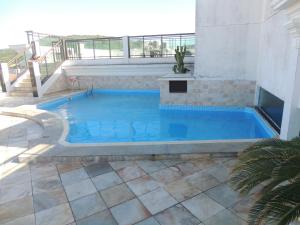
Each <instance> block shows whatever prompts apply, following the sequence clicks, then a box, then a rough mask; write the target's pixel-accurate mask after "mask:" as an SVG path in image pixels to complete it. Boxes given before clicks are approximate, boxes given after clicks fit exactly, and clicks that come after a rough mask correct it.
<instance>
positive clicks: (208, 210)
mask: <svg viewBox="0 0 300 225" xmlns="http://www.w3.org/2000/svg"><path fill="white" fill-rule="evenodd" d="M182 205H183V206H184V207H185V208H187V209H188V210H189V211H190V212H191V213H192V214H193V215H194V216H196V217H197V218H198V219H199V220H200V221H204V220H206V219H208V218H209V217H211V216H213V215H215V214H217V213H218V212H220V211H222V210H224V209H225V208H224V207H223V206H221V205H220V204H219V203H217V202H216V201H214V200H212V199H211V198H209V197H208V196H207V195H205V194H199V195H197V196H195V197H193V198H191V199H189V200H186V201H184V202H182Z"/></svg>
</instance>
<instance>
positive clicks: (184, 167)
mask: <svg viewBox="0 0 300 225" xmlns="http://www.w3.org/2000/svg"><path fill="white" fill-rule="evenodd" d="M174 167H176V168H178V169H179V171H180V172H181V174H183V176H188V175H191V174H193V173H195V172H197V171H199V170H200V169H199V168H198V167H197V166H195V165H194V164H193V163H191V162H184V163H180V164H177V165H176V166H174Z"/></svg>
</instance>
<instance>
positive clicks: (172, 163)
mask: <svg viewBox="0 0 300 225" xmlns="http://www.w3.org/2000/svg"><path fill="white" fill-rule="evenodd" d="M161 162H162V163H163V164H165V165H166V166H167V167H170V166H175V165H177V164H179V163H182V162H184V161H183V160H181V159H167V160H162V161H161Z"/></svg>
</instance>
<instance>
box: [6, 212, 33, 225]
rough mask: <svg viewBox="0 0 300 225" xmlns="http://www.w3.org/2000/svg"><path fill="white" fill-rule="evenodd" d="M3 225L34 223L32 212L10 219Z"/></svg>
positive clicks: (27, 224)
mask: <svg viewBox="0 0 300 225" xmlns="http://www.w3.org/2000/svg"><path fill="white" fill-rule="evenodd" d="M4 225H35V217H34V215H33V214H31V215H28V216H24V217H21V218H18V219H15V220H12V221H10V222H8V223H5V224H4Z"/></svg>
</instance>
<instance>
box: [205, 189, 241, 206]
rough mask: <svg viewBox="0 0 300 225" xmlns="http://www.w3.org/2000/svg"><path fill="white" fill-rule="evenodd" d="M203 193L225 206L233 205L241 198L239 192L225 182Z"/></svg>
mask: <svg viewBox="0 0 300 225" xmlns="http://www.w3.org/2000/svg"><path fill="white" fill-rule="evenodd" d="M205 194H206V195H208V196H209V197H210V198H212V199H214V200H215V201H216V202H218V203H219V204H220V205H222V206H224V207H225V208H228V207H231V206H233V205H234V204H235V203H237V202H238V201H239V200H240V199H241V198H240V197H239V194H238V193H237V192H235V191H234V190H233V189H232V188H230V187H229V186H228V185H227V184H221V185H218V186H216V187H214V188H212V189H210V190H208V191H206V192H205Z"/></svg>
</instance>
